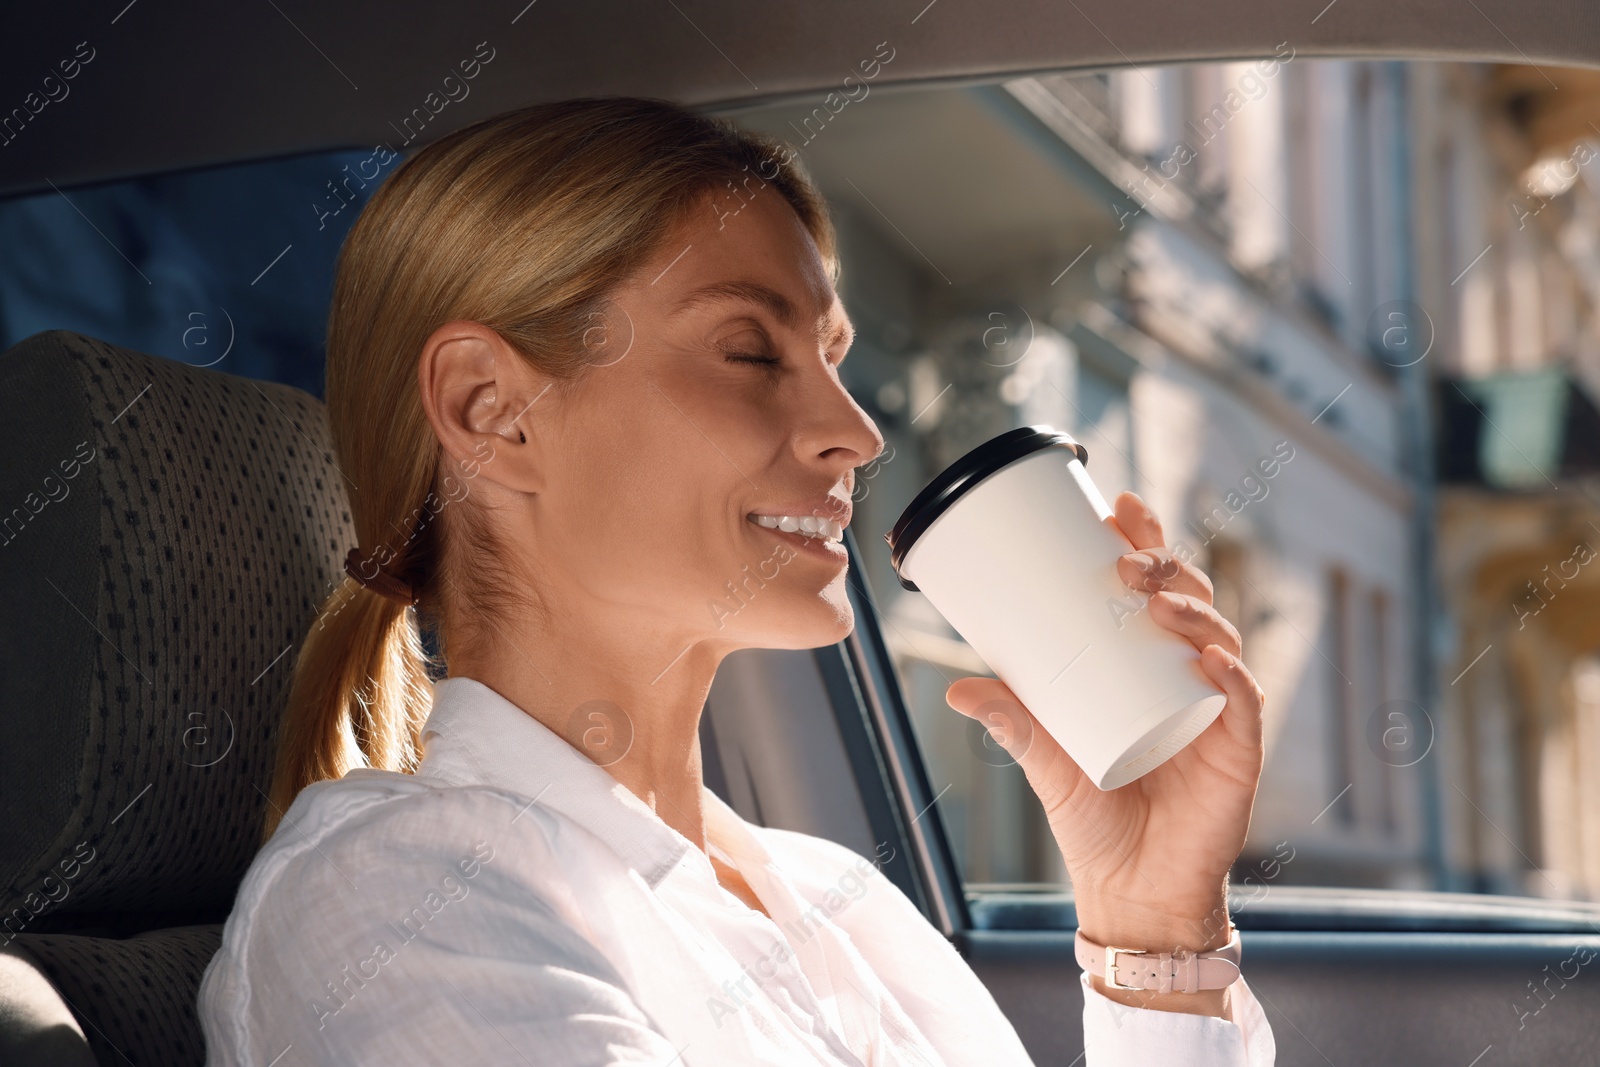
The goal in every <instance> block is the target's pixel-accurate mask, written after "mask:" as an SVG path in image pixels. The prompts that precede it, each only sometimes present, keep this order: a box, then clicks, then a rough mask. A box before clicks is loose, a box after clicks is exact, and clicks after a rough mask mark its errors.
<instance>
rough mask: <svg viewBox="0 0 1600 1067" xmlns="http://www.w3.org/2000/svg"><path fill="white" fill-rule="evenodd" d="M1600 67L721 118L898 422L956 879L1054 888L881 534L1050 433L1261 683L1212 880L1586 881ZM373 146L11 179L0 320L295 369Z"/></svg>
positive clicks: (890, 592)
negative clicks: (978, 459)
mask: <svg viewBox="0 0 1600 1067" xmlns="http://www.w3.org/2000/svg"><path fill="white" fill-rule="evenodd" d="M886 62H887V61H886ZM1596 91H1597V90H1596V87H1595V85H1594V84H1593V82H1592V81H1589V80H1585V79H1584V78H1583V77H1580V76H1579V75H1578V74H1576V73H1575V72H1572V71H1565V70H1557V69H1553V68H1533V67H1511V66H1494V65H1482V64H1453V63H1452V64H1441V63H1399V62H1347V61H1334V60H1312V59H1308V58H1304V57H1300V56H1297V55H1295V54H1294V51H1293V49H1292V48H1291V47H1289V46H1288V45H1285V46H1284V47H1283V48H1282V49H1281V50H1280V51H1279V53H1278V54H1277V55H1275V56H1274V57H1271V58H1268V59H1262V60H1259V61H1253V62H1248V63H1227V64H1192V65H1182V66H1170V67H1155V66H1144V67H1139V68H1133V67H1131V66H1129V67H1123V68H1120V69H1116V70H1110V71H1103V72H1097V73H1076V74H1074V73H1068V74H1051V75H1042V76H1038V77H1030V78H1020V79H1014V80H1009V81H1003V82H996V83H993V84H983V85H968V86H960V87H932V88H904V87H900V88H896V89H894V90H890V89H888V88H874V87H872V86H871V85H870V84H869V83H865V82H861V83H858V84H857V86H856V87H855V88H854V89H852V90H851V91H850V93H849V95H843V94H831V95H828V96H826V97H821V98H818V99H816V100H810V99H807V100H804V101H800V102H796V103H790V104H786V105H783V106H769V107H761V108H745V109H739V110H736V111H729V112H726V113H727V114H728V115H729V116H730V117H732V118H733V119H734V120H735V121H737V122H740V123H742V124H745V125H748V126H750V127H752V128H758V129H763V130H766V131H767V132H770V133H773V134H775V135H777V136H779V137H782V138H784V139H786V140H788V141H789V142H790V143H791V144H793V145H795V146H796V147H797V148H798V149H799V151H800V154H801V158H802V159H803V160H804V162H805V164H806V166H807V167H808V168H809V169H810V170H811V171H812V173H813V174H814V176H815V177H816V178H817V179H818V181H819V183H820V185H821V186H822V188H823V189H824V191H825V192H826V193H827V195H828V196H829V199H830V202H831V205H832V209H833V211H834V215H835V221H836V223H837V225H838V228H839V233H840V242H841V255H842V261H843V273H842V277H841V280H840V289H841V293H842V295H843V297H844V300H845V304H846V307H847V308H848V310H849V314H850V316H851V318H852V320H853V321H854V323H855V325H856V328H857V331H858V339H857V341H856V343H855V346H854V349H853V351H852V354H851V356H850V358H849V359H848V360H846V361H845V363H844V364H843V365H842V375H843V378H844V380H845V382H846V384H847V385H848V386H849V388H850V389H851V391H852V393H853V394H854V395H855V397H856V398H857V400H858V402H860V403H861V404H862V406H863V407H864V408H865V409H866V410H867V411H868V412H869V413H870V414H871V415H872V417H873V418H874V419H875V420H876V421H877V423H878V425H879V427H880V429H881V430H882V431H883V433H884V436H885V439H886V448H885V451H884V454H883V455H882V456H881V457H880V458H879V459H878V460H877V461H875V462H874V463H872V464H870V465H868V466H867V467H865V468H863V469H862V470H861V471H860V472H859V480H858V486H857V489H856V494H855V503H856V518H855V520H854V522H853V523H852V528H853V530H854V533H855V540H856V544H857V547H858V550H859V555H860V561H861V565H862V566H861V569H860V572H859V573H858V574H857V575H856V576H855V578H856V580H857V581H858V582H860V583H861V586H862V588H863V590H864V591H865V592H866V593H867V594H869V595H870V598H871V600H872V601H873V602H874V603H875V605H876V606H877V608H878V609H879V611H880V612H881V618H880V619H878V620H876V621H873V620H869V621H868V622H869V624H870V625H876V626H877V627H878V628H879V629H880V630H881V636H882V638H883V641H884V643H885V644H886V646H887V648H888V649H889V652H890V654H891V658H892V661H893V666H894V673H895V674H896V676H897V680H898V682H899V684H900V686H901V688H902V690H903V696H904V700H905V704H906V706H907V708H908V709H909V711H910V715H911V719H912V722H913V725H914V729H915V731H916V739H917V742H918V745H919V747H920V750H921V753H922V756H923V759H924V760H925V764H926V767H925V770H926V775H927V778H928V780H929V783H930V784H931V786H932V793H933V794H934V795H935V796H936V797H937V800H936V801H935V804H936V806H937V811H938V814H939V824H940V825H941V826H942V827H943V828H944V829H945V831H946V832H947V833H948V836H949V845H950V848H951V851H952V852H953V854H954V856H955V857H956V860H957V863H958V866H959V869H960V873H961V876H962V877H963V879H964V880H965V882H966V884H967V887H968V889H969V890H972V891H976V892H982V891H992V890H999V889H1015V888H1031V889H1047V890H1054V889H1061V888H1064V886H1065V872H1064V870H1063V868H1062V866H1061V862H1060V857H1059V855H1058V853H1057V852H1056V850H1055V847H1054V844H1053V841H1052V840H1051V838H1050V835H1049V833H1048V830H1047V828H1046V827H1045V825H1044V822H1043V819H1042V814H1041V811H1040V808H1039V804H1038V802H1037V800H1036V799H1035V798H1034V797H1033V796H1032V794H1031V792H1030V791H1029V790H1028V789H1027V786H1026V783H1025V782H1024V781H1023V779H1022V776H1021V774H1020V772H1018V770H1017V768H1016V767H1015V766H1013V765H1012V764H1011V762H1010V760H1009V759H1008V758H1006V757H1005V755H1004V753H1003V752H1002V751H1001V750H999V749H998V748H997V747H996V746H995V745H994V744H993V743H992V742H990V741H988V740H987V739H986V737H985V735H984V734H983V732H982V731H981V729H980V728H979V727H978V725H977V724H976V723H975V722H973V721H972V720H970V719H967V718H965V717H963V716H961V715H958V714H957V713H955V712H954V711H952V710H951V709H950V708H949V707H948V706H946V704H945V701H944V691H945V689H946V688H947V687H948V685H949V684H950V682H951V681H953V680H955V679H957V678H960V677H963V676H966V675H969V674H981V673H985V672H986V670H987V668H986V665H985V664H984V662H983V661H982V659H981V658H979V657H978V656H977V654H976V653H975V652H973V650H972V649H971V648H970V647H968V646H967V645H966V643H965V642H964V641H963V640H962V639H961V637H960V635H959V634H957V633H956V632H955V631H954V629H953V628H952V627H950V625H949V624H948V623H947V622H946V621H945V620H944V619H943V618H942V617H941V616H940V614H939V613H938V612H937V611H936V610H935V609H934V608H933V607H932V605H931V604H930V603H929V602H928V601H927V599H926V598H925V597H923V596H921V595H920V594H917V593H913V592H909V591H906V590H904V589H902V588H901V587H900V585H899V583H898V582H897V581H896V579H895V576H894V573H893V571H892V569H891V567H890V565H889V560H888V548H887V546H886V545H885V544H884V542H883V540H882V534H883V533H884V532H885V531H887V530H888V529H889V528H890V527H891V526H892V525H893V523H894V520H895V519H896V518H897V517H898V516H899V514H900V512H901V511H902V509H904V507H905V506H906V505H907V504H908V503H909V502H910V500H911V499H912V497H913V496H915V494H916V493H917V491H918V490H919V489H920V488H921V487H922V486H923V485H925V484H926V483H927V481H928V480H929V479H930V478H931V477H933V475H934V474H936V473H937V472H938V471H940V470H941V469H943V468H944V467H945V466H946V465H947V464H949V463H950V462H952V461H953V460H955V459H956V458H958V457H959V456H961V455H962V454H963V453H964V452H966V451H967V450H968V449H970V448H972V447H973V446H975V445H977V444H979V443H980V442H982V441H985V440H987V439H989V438H991V437H993V436H995V435H997V434H998V433H1001V432H1003V431H1005V430H1007V429H1010V428H1012V427H1017V426H1024V425H1034V424H1048V425H1053V426H1056V427H1058V428H1061V429H1064V430H1066V431H1068V432H1070V433H1072V434H1074V435H1075V436H1076V437H1077V438H1079V439H1080V440H1081V441H1082V442H1084V444H1085V445H1086V446H1087V447H1088V449H1089V453H1090V457H1091V459H1090V463H1089V468H1088V469H1089V472H1090V474H1091V476H1092V477H1093V479H1094V481H1095V483H1096V484H1097V485H1098V486H1099V487H1100V489H1101V490H1102V492H1103V493H1104V495H1105V496H1106V497H1107V498H1108V499H1109V498H1112V497H1114V496H1115V494H1116V493H1117V492H1119V491H1121V490H1123V489H1132V490H1135V491H1137V492H1139V493H1140V494H1141V495H1143V496H1144V497H1145V498H1146V499H1147V500H1148V501H1149V502H1150V503H1151V504H1152V506H1153V507H1154V508H1155V509H1156V511H1157V513H1158V514H1159V515H1160V516H1161V518H1162V519H1163V521H1164V523H1165V526H1166V530H1167V533H1168V541H1169V544H1174V545H1176V544H1179V543H1183V544H1187V545H1188V546H1190V547H1191V548H1192V549H1193V550H1194V552H1195V555H1196V559H1197V560H1198V561H1199V562H1200V564H1201V565H1202V566H1203V567H1204V568H1205V570H1206V571H1207V573H1208V574H1209V575H1210V576H1211V578H1212V581H1213V583H1214V584H1215V589H1216V591H1215V597H1216V602H1217V603H1218V605H1219V606H1220V607H1221V609H1222V610H1223V612H1224V614H1225V615H1227V617H1228V618H1229V619H1231V620H1232V621H1233V622H1234V623H1235V624H1236V625H1237V626H1238V628H1239V629H1240V631H1241V633H1242V635H1243V638H1244V647H1245V658H1246V662H1247V663H1249V664H1250V665H1251V667H1252V669H1253V670H1254V671H1255V672H1256V674H1257V676H1258V678H1259V680H1260V681H1261V684H1262V685H1263V687H1264V688H1265V689H1266V691H1267V694H1268V702H1267V762H1266V767H1265V770H1264V773H1263V778H1262V784H1261V790H1260V793H1259V795H1258V800H1257V805H1256V811H1255V815H1254V818H1253V820H1252V824H1251V831H1250V838H1249V841H1248V843H1247V845H1246V849H1245V851H1244V853H1243V854H1242V855H1241V857H1240V859H1239V861H1238V863H1237V865H1236V867H1235V871H1234V875H1233V879H1232V880H1233V883H1234V885H1235V886H1236V887H1240V886H1242V887H1246V888H1249V887H1266V888H1270V887H1271V886H1274V885H1307V886H1330V887H1397V888H1438V889H1446V890H1455V891H1463V892H1475V893H1504V894H1518V895H1521V894H1526V895H1532V896H1541V897H1550V898H1559V899H1577V900H1592V899H1595V898H1596V896H1597V894H1600V766H1597V763H1600V659H1597V658H1596V649H1597V648H1600V629H1597V628H1596V626H1595V623H1594V622H1593V620H1595V619H1597V618H1600V604H1597V603H1596V600H1597V596H1600V567H1593V566H1590V564H1591V562H1593V559H1594V556H1595V553H1596V551H1597V550H1600V487H1597V481H1596V476H1597V473H1600V413H1597V409H1596V406H1595V399H1594V398H1595V396H1596V395H1597V390H1600V357H1597V351H1600V338H1597V336H1596V329H1595V325H1594V323H1595V311H1596V307H1597V306H1600V240H1597V237H1596V234H1597V232H1600V231H1597V228H1596V227H1597V222H1600V196H1597V189H1600V187H1597V185H1596V177H1595V174H1596V165H1595V155H1596V153H1597V152H1600V144H1597V140H1600V131H1597V130H1595V129H1594V128H1593V127H1590V126H1589V125H1588V124H1587V122H1581V121H1574V120H1573V119H1572V115H1574V114H1579V113H1581V112H1582V108H1581V107H1579V108H1577V109H1575V110H1574V109H1571V108H1567V107H1564V106H1562V105H1563V104H1566V103H1570V102H1571V101H1573V100H1584V99H1587V98H1588V96H1593V95H1594V94H1595V93H1596ZM1585 94H1588V96H1586V95H1585ZM392 166H393V160H392V159H390V160H384V161H376V160H375V159H374V155H373V153H372V151H371V150H369V149H356V150H350V151H341V152H329V153H317V154H312V155H306V156H299V157H293V158H288V159H278V160H269V161H262V162H257V163H250V164H241V165H237V166H229V167H219V168H209V169H204V170H195V171H186V172H181V173H173V174H162V175H153V176H148V177H141V178H136V179H130V180H127V181H120V182H111V183H105V184H101V185H97V186H91V187H73V188H65V189H55V190H51V191H49V192H46V193H39V194H33V195H29V196H25V197H14V198H10V199H7V200H4V201H0V335H3V341H4V343H5V344H7V345H9V344H11V343H14V342H16V341H17V340H20V339H21V338H23V337H26V336H28V335H30V334H32V333H35V332H38V331H40V330H44V329H54V328H67V329H75V330H80V331H82V332H84V333H88V334H90V335H92V336H95V337H99V338H102V339H105V340H108V341H112V342H114V343H117V344H122V345H126V346H128V347H132V348H136V349H140V350H142V351H147V352H151V353H155V354H158V355H162V356H166V357H169V358H172V359H178V360H183V361H185V362H189V363H192V364H195V365H200V366H215V367H217V368H218V369H220V370H225V371H228V372H230V373H234V374H241V375H245V376H248V377H258V378H269V379H274V380H279V381H284V382H288V383H290V384H293V385H296V386H298V387H300V388H303V389H305V390H306V391H308V392H310V393H312V394H313V395H317V396H321V394H322V358H323V357H322V343H323V332H324V329H325V323H326V311H327V300H328V292H329V288H330V286H331V280H332V271H333V264H334V262H335V259H336V256H337V252H338V245H339V242H340V241H341V240H342V238H343V236H344V233H345V231H346V230H347V228H348V226H349V225H350V223H351V222H352V221H353V219H354V217H355V215H356V213H357V212H358V210H359V208H360V206H361V204H363V203H364V202H365V200H366V198H367V197H368V196H370V195H371V192H372V190H373V188H375V187H376V185H377V184H378V183H379V182H381V180H382V179H383V177H384V176H385V175H386V173H388V172H389V171H390V170H392ZM1267 470H1271V471H1272V473H1271V474H1270V475H1269V474H1267V473H1265V472H1266V471H1267ZM1067 550H1070V546H1065V545H1064V546H1063V551H1067Z"/></svg>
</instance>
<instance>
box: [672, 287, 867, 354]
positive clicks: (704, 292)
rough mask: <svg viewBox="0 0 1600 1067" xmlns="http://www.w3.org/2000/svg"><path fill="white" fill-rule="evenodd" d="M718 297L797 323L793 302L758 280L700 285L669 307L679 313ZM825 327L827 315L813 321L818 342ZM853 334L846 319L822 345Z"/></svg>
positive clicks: (798, 313) (797, 311)
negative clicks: (745, 304) (749, 305)
mask: <svg viewBox="0 0 1600 1067" xmlns="http://www.w3.org/2000/svg"><path fill="white" fill-rule="evenodd" d="M719 300H741V301H744V302H746V303H750V304H758V305H760V306H761V307H764V308H766V309H767V310H768V311H769V312H771V313H772V317H773V318H775V319H777V320H778V321H779V322H780V323H782V324H783V325H784V326H787V327H789V328H790V329H793V328H794V327H796V326H797V325H799V322H800V311H799V309H798V308H796V307H795V306H794V302H793V301H792V300H790V299H789V298H788V297H786V296H784V295H783V294H782V293H780V292H778V291H777V290H776V289H772V288H770V287H768V286H765V285H762V284H761V283H760V282H740V281H728V282H714V283H712V284H711V285H703V286H701V287H700V288H698V289H695V290H693V291H692V292H690V293H689V294H688V295H686V296H685V297H684V298H683V299H682V300H680V301H678V305H677V307H676V308H674V309H673V310H674V312H683V311H687V310H689V309H690V308H693V307H698V306H700V305H702V304H707V303H713V302H715V301H719ZM827 329H828V327H827V318H826V316H823V317H821V318H819V319H818V320H817V327H816V336H817V340H818V341H819V342H821V341H823V338H824V336H825V335H826V334H827ZM855 335H856V332H855V327H854V326H852V325H851V324H850V321H849V320H848V319H846V320H845V321H843V322H842V323H840V325H839V327H838V328H837V329H836V330H834V331H833V335H832V336H831V337H828V338H827V340H826V344H827V346H828V347H832V346H833V345H835V344H838V343H839V342H840V341H846V340H849V341H854V340H855Z"/></svg>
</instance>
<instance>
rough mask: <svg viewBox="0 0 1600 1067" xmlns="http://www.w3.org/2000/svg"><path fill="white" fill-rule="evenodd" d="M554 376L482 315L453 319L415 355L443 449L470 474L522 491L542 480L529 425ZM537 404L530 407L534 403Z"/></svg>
mask: <svg viewBox="0 0 1600 1067" xmlns="http://www.w3.org/2000/svg"><path fill="white" fill-rule="evenodd" d="M553 384H554V382H553V380H551V379H550V378H549V376H547V375H543V374H540V373H539V372H538V371H537V370H536V369H534V368H533V367H530V366H529V365H528V362H527V360H525V359H524V358H523V357H522V355H521V354H520V353H519V352H517V350H516V349H514V348H513V347H512V346H511V344H510V343H509V342H508V341H506V339H505V338H504V337H502V336H500V334H499V333H497V332H495V331H494V330H492V329H490V328H489V327H487V326H485V325H483V324H482V323H479V322H470V321H466V320H459V321H452V322H447V323H445V324H444V325H443V326H440V327H439V328H438V329H436V330H434V331H433V333H432V334H430V335H429V336H428V339H427V340H426V341H425V342H423V345H422V355H421V358H420V359H419V360H418V361H417V386H418V389H419V390H420V392H421V395H422V407H423V410H424V411H426V412H427V415H428V421H429V423H431V424H432V425H433V432H434V433H435V435H437V436H438V438H439V444H440V446H441V447H442V448H443V449H444V452H445V455H447V456H448V457H449V458H450V459H451V460H453V461H454V463H455V465H456V466H457V467H458V468H459V469H460V470H461V473H462V474H463V475H464V476H465V477H467V478H476V477H485V478H488V479H489V480H490V481H492V482H495V483H496V484H498V485H502V486H504V487H506V488H507V489H511V490H514V491H517V492H523V493H533V492H538V491H539V490H540V489H541V488H542V487H543V486H542V479H541V477H540V467H539V464H538V463H537V462H536V461H535V457H536V456H537V451H536V446H537V444H538V442H539V437H538V435H536V434H532V433H529V432H528V428H529V427H530V426H531V425H532V422H531V420H532V419H533V418H534V417H535V416H534V415H533V411H538V412H539V417H544V414H545V412H544V411H543V410H542V409H539V408H536V407H535V402H537V401H539V400H540V398H543V399H544V403H545V404H546V405H548V404H549V403H550V402H551V400H552V399H553V398H552V397H546V396H545V395H544V394H545V393H546V392H547V391H548V390H549V389H550V387H551V386H552V385H553ZM530 409H531V410H530Z"/></svg>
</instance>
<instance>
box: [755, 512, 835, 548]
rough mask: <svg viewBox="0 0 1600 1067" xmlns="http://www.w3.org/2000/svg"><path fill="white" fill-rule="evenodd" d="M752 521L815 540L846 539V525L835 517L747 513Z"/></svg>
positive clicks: (830, 541) (764, 526) (833, 541)
mask: <svg viewBox="0 0 1600 1067" xmlns="http://www.w3.org/2000/svg"><path fill="white" fill-rule="evenodd" d="M745 517H746V518H747V519H748V520H749V521H750V522H753V523H755V524H756V525H757V526H760V527H763V528H764V529H768V530H779V531H781V532H783V533H792V534H798V535H799V536H801V537H809V538H810V539H812V540H813V541H824V542H829V543H832V544H840V543H842V542H843V541H844V526H842V525H841V524H840V523H839V522H837V521H836V520H834V519H825V518H822V517H820V516H816V515H747V516H745Z"/></svg>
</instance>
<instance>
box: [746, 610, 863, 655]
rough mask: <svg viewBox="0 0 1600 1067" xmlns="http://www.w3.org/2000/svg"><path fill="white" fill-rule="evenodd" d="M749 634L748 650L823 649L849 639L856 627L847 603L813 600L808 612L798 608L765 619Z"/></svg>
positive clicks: (852, 611) (854, 618)
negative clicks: (767, 622)
mask: <svg viewBox="0 0 1600 1067" xmlns="http://www.w3.org/2000/svg"><path fill="white" fill-rule="evenodd" d="M768 621H769V623H770V625H767V626H763V627H761V628H760V629H759V630H757V631H756V632H753V633H751V634H749V635H748V637H747V641H748V647H751V648H786V649H806V648H826V647H827V646H829V645H836V644H838V643H839V642H840V641H843V640H844V639H845V638H847V637H849V636H850V633H851V631H852V630H854V629H855V628H856V616H855V611H854V609H853V608H851V606H850V602H849V601H848V600H846V601H844V602H843V603H840V604H833V603H831V602H827V601H816V602H814V603H813V604H812V605H811V606H810V608H809V609H797V610H795V611H792V612H789V613H788V614H787V615H786V616H785V617H784V618H781V619H771V620H768Z"/></svg>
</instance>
